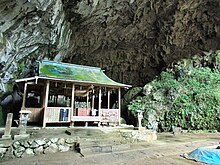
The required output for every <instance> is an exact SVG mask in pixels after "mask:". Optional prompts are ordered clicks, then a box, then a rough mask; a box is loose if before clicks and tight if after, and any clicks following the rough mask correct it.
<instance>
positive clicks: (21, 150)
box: [14, 146, 25, 158]
mask: <svg viewBox="0 0 220 165" xmlns="http://www.w3.org/2000/svg"><path fill="white" fill-rule="evenodd" d="M24 151H25V148H24V147H22V146H20V147H18V148H16V149H15V150H14V156H15V157H16V158H20V157H21V156H22V154H23V153H24Z"/></svg>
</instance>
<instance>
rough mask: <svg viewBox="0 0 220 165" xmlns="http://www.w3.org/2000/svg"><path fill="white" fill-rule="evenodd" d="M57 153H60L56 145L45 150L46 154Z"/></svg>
mask: <svg viewBox="0 0 220 165" xmlns="http://www.w3.org/2000/svg"><path fill="white" fill-rule="evenodd" d="M56 152H58V146H57V145H56V144H54V143H53V144H51V145H50V146H48V147H47V148H45V149H44V154H51V153H56Z"/></svg>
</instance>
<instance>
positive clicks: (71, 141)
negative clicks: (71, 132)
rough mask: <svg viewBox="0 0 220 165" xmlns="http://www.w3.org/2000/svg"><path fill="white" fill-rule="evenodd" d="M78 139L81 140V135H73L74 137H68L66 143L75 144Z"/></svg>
mask: <svg viewBox="0 0 220 165" xmlns="http://www.w3.org/2000/svg"><path fill="white" fill-rule="evenodd" d="M78 140H79V137H78V136H76V137H72V138H68V139H66V143H67V144H74V143H75V142H77V141H78Z"/></svg>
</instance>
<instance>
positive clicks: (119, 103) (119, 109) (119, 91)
mask: <svg viewBox="0 0 220 165" xmlns="http://www.w3.org/2000/svg"><path fill="white" fill-rule="evenodd" d="M118 124H119V125H121V88H118Z"/></svg>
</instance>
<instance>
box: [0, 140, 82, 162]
mask: <svg viewBox="0 0 220 165" xmlns="http://www.w3.org/2000/svg"><path fill="white" fill-rule="evenodd" d="M78 140H79V137H71V138H44V139H35V140H33V139H31V140H18V141H1V142H2V143H0V159H1V160H8V159H13V158H23V157H30V156H34V155H39V154H49V153H56V152H66V151H69V150H75V144H76V142H77V141H78Z"/></svg>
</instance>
